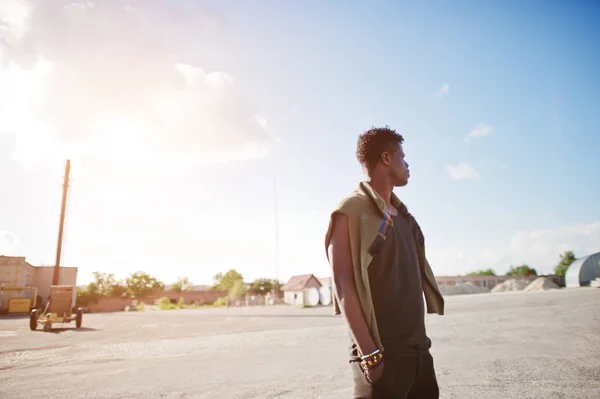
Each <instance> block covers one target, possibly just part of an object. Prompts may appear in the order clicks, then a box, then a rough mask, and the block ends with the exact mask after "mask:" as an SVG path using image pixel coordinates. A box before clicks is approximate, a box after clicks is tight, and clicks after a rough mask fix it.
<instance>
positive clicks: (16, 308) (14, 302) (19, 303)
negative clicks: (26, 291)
mask: <svg viewBox="0 0 600 399" xmlns="http://www.w3.org/2000/svg"><path fill="white" fill-rule="evenodd" d="M30 308H31V299H30V298H12V299H9V300H8V313H29V309H30Z"/></svg>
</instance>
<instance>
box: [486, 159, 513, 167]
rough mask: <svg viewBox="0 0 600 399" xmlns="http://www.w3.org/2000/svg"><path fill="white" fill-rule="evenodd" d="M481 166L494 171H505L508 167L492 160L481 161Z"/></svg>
mask: <svg viewBox="0 0 600 399" xmlns="http://www.w3.org/2000/svg"><path fill="white" fill-rule="evenodd" d="M481 164H482V165H486V166H490V167H493V168H496V169H506V168H507V167H508V165H507V164H505V163H503V162H499V161H495V160H493V159H488V158H484V159H482V160H481Z"/></svg>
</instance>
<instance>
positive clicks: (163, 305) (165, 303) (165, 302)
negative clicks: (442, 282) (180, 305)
mask: <svg viewBox="0 0 600 399" xmlns="http://www.w3.org/2000/svg"><path fill="white" fill-rule="evenodd" d="M156 305H157V306H158V308H159V309H162V310H169V309H175V305H174V304H172V303H171V300H170V299H169V298H168V297H166V296H163V297H162V298H160V299H159V300H158V301H156Z"/></svg>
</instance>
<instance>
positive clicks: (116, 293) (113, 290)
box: [108, 283, 127, 298]
mask: <svg viewBox="0 0 600 399" xmlns="http://www.w3.org/2000/svg"><path fill="white" fill-rule="evenodd" d="M108 296H111V297H114V298H124V297H126V296H127V287H126V286H124V285H123V284H121V283H116V284H113V285H112V286H111V287H110V291H109V292H108Z"/></svg>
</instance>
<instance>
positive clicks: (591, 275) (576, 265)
mask: <svg viewBox="0 0 600 399" xmlns="http://www.w3.org/2000/svg"><path fill="white" fill-rule="evenodd" d="M599 277H600V252H598V253H595V254H593V255H589V256H586V257H583V258H579V259H577V260H576V261H575V262H573V263H572V264H571V266H569V269H568V270H567V274H566V275H565V285H566V286H567V288H571V287H586V286H589V285H590V283H591V282H592V281H594V280H595V279H597V278H599Z"/></svg>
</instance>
